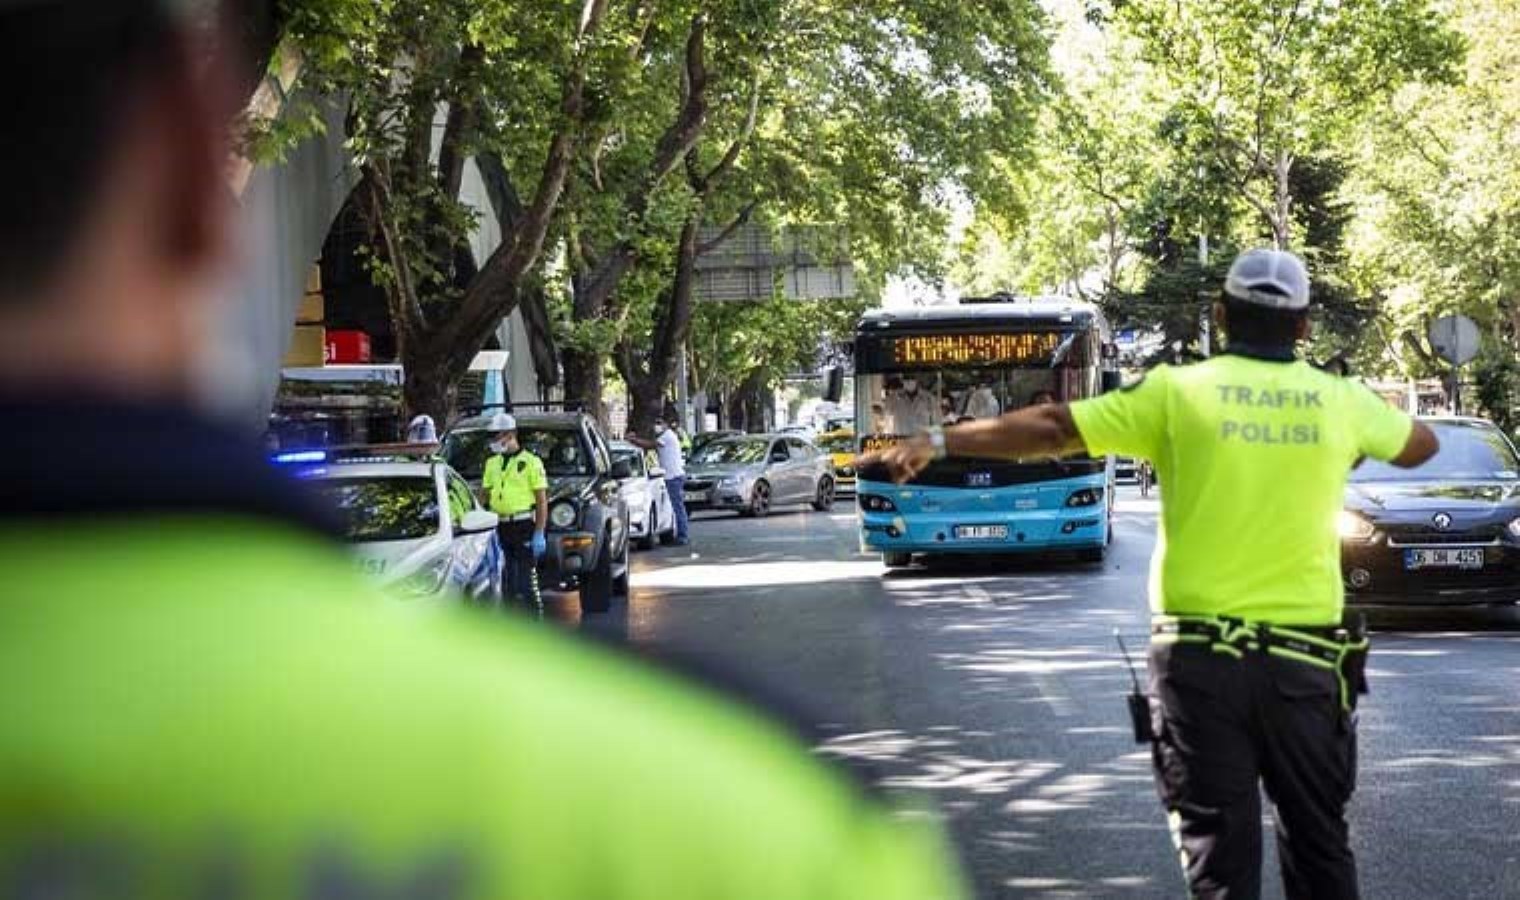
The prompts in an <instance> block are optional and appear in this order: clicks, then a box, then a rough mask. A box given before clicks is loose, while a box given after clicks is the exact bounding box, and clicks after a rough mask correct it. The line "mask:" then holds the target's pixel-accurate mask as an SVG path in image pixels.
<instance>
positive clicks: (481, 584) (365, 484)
mask: <svg viewBox="0 0 1520 900" xmlns="http://www.w3.org/2000/svg"><path fill="white" fill-rule="evenodd" d="M275 462H276V463H277V464H280V465H284V466H289V467H290V468H291V470H292V472H293V474H294V475H295V476H296V477H297V478H299V479H301V480H303V481H305V482H306V483H307V484H308V485H309V486H310V487H311V489H312V490H313V491H315V493H316V494H317V495H318V496H319V497H320V498H322V499H323V500H325V501H326V502H327V503H328V505H329V506H330V507H331V508H332V509H334V510H336V511H337V513H338V517H339V521H340V523H341V524H342V527H343V536H344V537H345V538H346V539H347V540H348V542H349V547H350V550H351V552H352V553H353V555H354V557H355V559H356V562H357V565H358V566H359V569H360V571H362V572H364V573H365V574H367V575H370V576H372V577H374V578H375V579H377V580H378V581H379V582H380V583H381V584H383V585H386V586H387V587H389V588H391V589H393V590H395V591H396V592H397V593H399V594H401V595H403V596H407V597H430V596H437V595H441V594H446V593H451V592H457V593H460V594H463V595H465V596H468V597H473V598H485V597H491V596H494V594H495V591H496V590H497V571H498V570H499V567H500V565H501V550H500V547H499V545H498V544H497V541H496V523H497V517H496V514H495V513H493V512H490V511H489V510H486V509H483V508H481V506H480V503H479V502H478V501H477V500H476V498H475V495H474V492H472V491H471V490H470V486H469V485H468V484H467V483H465V480H464V479H463V478H462V477H460V475H459V473H458V472H455V471H454V470H453V469H452V468H450V467H449V465H448V463H446V462H443V461H442V460H439V459H430V458H428V456H427V450H418V449H413V448H390V447H370V448H347V449H335V450H312V451H297V452H291V453H281V454H278V455H277V456H275Z"/></svg>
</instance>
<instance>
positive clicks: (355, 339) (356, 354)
mask: <svg viewBox="0 0 1520 900" xmlns="http://www.w3.org/2000/svg"><path fill="white" fill-rule="evenodd" d="M325 349H326V353H325V354H324V356H325V359H326V362H327V365H329V366H332V365H355V364H360V363H367V362H369V361H370V350H369V335H367V334H365V333H364V332H362V331H344V330H341V329H340V330H336V331H335V330H329V331H328V332H327V345H326V348H325Z"/></svg>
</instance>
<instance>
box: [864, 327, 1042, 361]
mask: <svg viewBox="0 0 1520 900" xmlns="http://www.w3.org/2000/svg"><path fill="white" fill-rule="evenodd" d="M1062 339H1063V335H1062V334H1061V333H1060V332H1057V331H1023V332H1017V333H1012V334H915V335H903V336H901V337H894V338H891V339H890V341H891V345H892V349H891V359H892V362H893V363H894V364H896V365H898V366H935V365H963V366H964V365H986V366H995V365H1027V364H1029V363H1042V362H1047V361H1049V359H1050V357H1051V354H1053V353H1055V351H1056V348H1057V347H1059V346H1061V341H1062Z"/></svg>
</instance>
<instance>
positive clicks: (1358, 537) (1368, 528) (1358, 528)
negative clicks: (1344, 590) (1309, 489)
mask: <svg viewBox="0 0 1520 900" xmlns="http://www.w3.org/2000/svg"><path fill="white" fill-rule="evenodd" d="M1510 527H1511V528H1513V527H1514V526H1513V525H1511V526H1510ZM1335 530H1336V531H1337V532H1338V533H1339V534H1340V536H1341V538H1342V539H1344V540H1348V541H1365V540H1367V539H1368V538H1370V537H1372V532H1373V528H1372V523H1371V522H1369V521H1367V518H1366V517H1365V516H1361V515H1358V514H1357V513H1354V512H1352V511H1351V510H1349V509H1343V510H1341V513H1340V515H1339V516H1337V517H1336V520H1335Z"/></svg>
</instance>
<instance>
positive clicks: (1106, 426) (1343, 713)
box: [857, 250, 1438, 900]
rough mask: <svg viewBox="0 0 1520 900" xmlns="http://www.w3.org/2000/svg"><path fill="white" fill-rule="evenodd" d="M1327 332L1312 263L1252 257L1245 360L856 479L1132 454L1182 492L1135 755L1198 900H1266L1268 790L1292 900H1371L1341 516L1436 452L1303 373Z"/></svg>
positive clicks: (1158, 376) (1173, 370)
mask: <svg viewBox="0 0 1520 900" xmlns="http://www.w3.org/2000/svg"><path fill="white" fill-rule="evenodd" d="M1308 313H1309V275H1308V272H1307V271H1306V270H1305V268H1304V265H1303V263H1302V262H1301V261H1300V260H1299V259H1298V257H1296V256H1294V255H1292V254H1290V253H1285V252H1283V251H1279V250H1252V251H1249V252H1247V253H1244V254H1242V255H1241V256H1240V257H1239V258H1237V259H1236V260H1235V262H1234V264H1233V265H1232V266H1231V267H1230V271H1229V274H1228V276H1227V278H1226V280H1225V284H1224V301H1223V302H1222V303H1220V304H1216V306H1215V316H1216V317H1217V318H1219V319H1221V320H1222V321H1223V323H1224V328H1225V331H1226V333H1227V334H1228V336H1229V345H1228V352H1226V353H1224V354H1222V355H1220V356H1216V357H1214V358H1212V359H1209V360H1206V361H1204V362H1201V363H1198V364H1195V365H1189V366H1184V367H1171V366H1160V367H1158V368H1156V369H1154V370H1152V371H1151V372H1150V373H1149V375H1147V377H1146V378H1145V379H1144V380H1143V381H1141V382H1140V383H1139V384H1136V385H1134V386H1133V387H1130V388H1127V389H1125V390H1123V391H1116V392H1114V393H1110V394H1105V395H1104V396H1102V397H1096V398H1093V399H1090V400H1083V401H1080V402H1077V403H1073V404H1070V405H1065V404H1050V405H1044V406H1036V407H1030V408H1028V409H1023V410H1020V411H1019V412H1017V413H1013V414H1010V415H1005V416H1003V417H1002V418H1000V419H996V420H993V421H985V422H975V423H971V424H967V425H963V426H956V427H955V428H950V429H945V430H943V431H940V430H931V431H930V432H928V433H926V434H922V435H919V436H917V437H915V438H913V439H911V440H909V441H906V442H904V443H902V444H899V445H898V446H896V447H893V448H890V449H888V450H885V451H882V452H880V453H876V454H868V455H866V456H863V457H861V458H860V459H859V461H858V462H857V469H859V468H860V467H861V466H871V465H885V466H886V467H887V468H888V469H889V474H890V475H891V477H892V478H893V479H894V480H897V481H899V482H901V481H906V480H908V479H910V478H912V477H913V476H915V475H917V474H918V473H919V472H921V471H922V470H923V469H924V467H925V466H927V465H929V463H931V462H932V461H934V460H936V459H940V458H943V457H945V456H947V455H951V456H970V457H977V458H983V459H985V458H1004V459H1018V458H1023V457H1029V456H1035V455H1039V454H1043V453H1067V454H1070V453H1078V452H1086V453H1089V454H1092V455H1102V454H1108V453H1114V454H1122V455H1125V456H1136V457H1141V458H1144V459H1147V460H1150V461H1151V462H1152V463H1153V464H1154V465H1155V467H1156V471H1157V473H1158V474H1159V475H1160V476H1161V478H1162V480H1163V481H1165V483H1166V486H1167V489H1166V493H1165V495H1164V496H1163V497H1162V499H1161V538H1162V540H1161V541H1159V542H1158V544H1157V548H1156V555H1155V558H1154V559H1153V561H1152V566H1151V609H1152V612H1153V618H1152V622H1151V632H1152V636H1153V637H1152V643H1151V652H1150V670H1151V671H1150V684H1151V695H1152V699H1151V717H1150V723H1149V725H1150V727H1149V729H1148V730H1149V731H1150V732H1151V734H1150V735H1149V736H1146V735H1143V734H1139V733H1138V732H1139V730H1140V729H1138V728H1137V737H1142V738H1145V739H1146V740H1148V742H1149V743H1150V744H1151V746H1152V759H1153V763H1154V768H1155V776H1156V785H1157V790H1158V793H1159V794H1160V795H1161V800H1162V803H1163V805H1164V806H1165V808H1166V810H1167V818H1168V824H1169V825H1170V827H1171V831H1172V837H1173V840H1174V842H1175V843H1176V847H1177V851H1178V854H1179V856H1180V858H1181V861H1182V867H1183V873H1184V876H1185V877H1186V880H1187V883H1188V887H1189V890H1190V895H1191V896H1193V897H1198V898H1214V900H1221V898H1229V900H1238V898H1255V897H1259V896H1260V893H1261V862H1262V848H1261V788H1262V787H1263V786H1264V787H1265V788H1266V792H1267V796H1268V797H1269V798H1270V799H1271V800H1272V803H1273V804H1274V806H1275V808H1276V809H1275V811H1276V819H1277V841H1278V848H1279V850H1278V856H1279V858H1280V860H1281V863H1282V877H1283V882H1284V885H1285V887H1286V893H1287V896H1288V897H1290V898H1315V900H1351V898H1356V897H1357V896H1358V888H1357V875H1356V861H1355V858H1354V857H1353V855H1352V852H1351V843H1350V829H1349V827H1348V825H1347V822H1346V815H1345V813H1346V804H1347V803H1348V802H1349V801H1350V799H1351V794H1352V791H1353V790H1354V789H1355V786H1356V716H1355V707H1356V700H1357V695H1358V693H1360V692H1362V691H1363V690H1364V687H1365V680H1364V677H1363V673H1364V671H1365V665H1366V652H1367V641H1366V639H1365V637H1363V636H1362V635H1361V634H1360V633H1359V629H1358V630H1356V631H1348V630H1346V629H1344V628H1342V627H1341V619H1342V615H1343V609H1342V608H1343V602H1344V595H1343V589H1342V585H1341V575H1340V539H1339V537H1338V535H1337V529H1336V524H1337V517H1338V516H1339V514H1340V512H1341V510H1342V503H1343V494H1344V491H1345V487H1346V479H1347V475H1348V474H1349V472H1350V470H1351V469H1352V468H1353V467H1355V466H1356V465H1357V464H1358V463H1359V461H1360V460H1361V459H1362V458H1363V457H1372V458H1374V459H1380V460H1386V461H1389V462H1392V463H1393V464H1394V465H1396V466H1402V467H1406V468H1407V467H1413V466H1417V465H1419V464H1420V463H1422V462H1424V461H1425V460H1427V459H1429V458H1430V457H1431V456H1432V455H1434V454H1435V452H1436V450H1437V449H1438V443H1437V440H1436V437H1435V435H1434V433H1432V432H1431V430H1430V429H1429V428H1428V427H1426V426H1425V425H1424V424H1423V423H1420V422H1417V421H1414V420H1411V419H1410V418H1409V417H1408V416H1406V415H1404V414H1403V413H1401V412H1399V411H1397V410H1395V409H1393V408H1392V407H1390V406H1388V404H1386V403H1384V402H1383V400H1382V399H1381V398H1379V397H1378V396H1377V395H1376V394H1374V393H1372V392H1371V391H1370V390H1368V389H1367V388H1366V387H1365V386H1363V385H1360V384H1357V383H1355V382H1352V381H1348V380H1346V379H1343V378H1338V377H1335V376H1333V375H1331V374H1328V373H1326V372H1322V371H1320V370H1319V369H1316V368H1315V367H1313V366H1311V365H1309V364H1308V363H1306V362H1303V361H1301V360H1299V359H1298V358H1297V357H1296V354H1295V346H1296V344H1297V343H1298V342H1299V341H1301V340H1303V339H1304V338H1306V337H1307V336H1308V333H1309V317H1308ZM1142 724H1143V722H1142Z"/></svg>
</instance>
